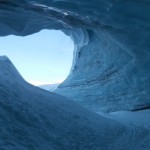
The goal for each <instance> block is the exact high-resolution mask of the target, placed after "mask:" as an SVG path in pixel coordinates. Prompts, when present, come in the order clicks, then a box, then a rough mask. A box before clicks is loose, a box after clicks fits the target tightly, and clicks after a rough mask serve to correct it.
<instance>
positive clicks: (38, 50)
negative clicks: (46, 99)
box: [0, 30, 74, 86]
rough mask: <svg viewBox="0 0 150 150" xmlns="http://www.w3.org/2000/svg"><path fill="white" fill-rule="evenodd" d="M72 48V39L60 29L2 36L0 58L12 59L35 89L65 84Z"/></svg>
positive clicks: (70, 64)
mask: <svg viewBox="0 0 150 150" xmlns="http://www.w3.org/2000/svg"><path fill="white" fill-rule="evenodd" d="M73 49H74V45H73V42H72V40H71V39H70V37H69V36H67V35H65V34H64V33H63V32H62V31H60V30H42V31H40V32H38V33H35V34H32V35H28V36H24V37H20V36H14V35H9V36H5V37H0V55H6V56H7V57H9V59H10V60H11V61H12V62H13V64H14V65H15V67H16V68H17V69H18V71H19V72H20V74H21V75H22V76H23V78H24V79H25V80H26V81H27V82H29V83H31V84H33V85H36V86H37V85H43V84H56V83H61V82H63V81H64V80H65V79H66V78H67V76H68V75H69V72H70V69H71V66H72V60H73Z"/></svg>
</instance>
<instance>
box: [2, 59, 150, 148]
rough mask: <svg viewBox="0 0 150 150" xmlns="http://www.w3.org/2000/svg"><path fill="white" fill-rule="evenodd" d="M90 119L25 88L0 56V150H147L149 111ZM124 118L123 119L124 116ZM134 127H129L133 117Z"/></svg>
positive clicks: (51, 96)
mask: <svg viewBox="0 0 150 150" xmlns="http://www.w3.org/2000/svg"><path fill="white" fill-rule="evenodd" d="M122 115H123V114H122V113H116V114H102V113H101V114H99V115H98V114H96V113H93V112H91V111H89V110H86V109H85V108H83V107H81V106H80V105H78V104H76V103H74V102H73V101H71V100H68V99H67V98H65V97H63V96H60V95H56V94H53V93H49V92H47V91H45V90H42V89H40V88H37V87H34V86H32V85H30V84H28V83H26V82H25V81H24V80H23V79H22V77H21V76H20V75H19V74H18V72H17V70H16V69H15V67H14V66H13V65H12V63H11V62H10V60H9V59H8V58H7V57H0V149H1V150H117V149H118V150H119V149H122V150H127V149H128V150H148V149H149V148H150V143H149V139H150V130H149V126H148V125H149V121H148V120H147V121H146V118H148V116H149V112H147V113H145V114H143V112H141V113H140V112H138V113H136V112H134V114H133V115H132V113H131V112H128V114H127V115H129V116H130V118H129V121H127V122H125V123H122V117H121V119H120V117H119V116H122ZM123 116H125V117H124V118H125V119H127V117H126V113H124V115H123ZM135 116H136V118H138V116H139V118H144V117H145V120H144V121H145V124H141V123H140V122H141V121H140V120H141V119H136V124H130V121H131V120H132V118H133V117H135Z"/></svg>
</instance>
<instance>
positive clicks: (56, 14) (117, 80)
mask: <svg viewBox="0 0 150 150" xmlns="http://www.w3.org/2000/svg"><path fill="white" fill-rule="evenodd" d="M0 14H1V15H0V35H1V36H5V35H9V34H16V35H20V36H24V35H28V34H32V33H34V32H37V31H39V30H41V29H45V28H46V29H58V30H62V31H64V32H65V33H66V34H67V35H69V36H71V37H72V39H73V40H74V43H75V51H74V60H73V66H72V69H71V73H70V75H69V77H68V78H67V79H66V81H65V82H64V83H63V84H62V85H61V86H60V87H59V89H58V90H57V91H56V92H57V93H61V94H63V95H65V96H68V97H70V98H72V99H74V100H75V101H77V102H79V103H82V104H83V105H84V106H86V107H88V108H90V109H93V110H94V111H117V110H128V109H134V108H135V107H136V106H137V105H149V104H150V101H149V92H150V70H149V66H150V1H149V0H142V1H141V0H92V1H87V0H80V1H79V0H35V1H30V0H16V1H15V2H14V1H13V0H1V1H0Z"/></svg>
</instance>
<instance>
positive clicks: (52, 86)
mask: <svg viewBox="0 0 150 150" xmlns="http://www.w3.org/2000/svg"><path fill="white" fill-rule="evenodd" d="M59 85H60V83H57V84H44V85H39V86H38V87H39V88H41V89H44V90H47V91H51V92H53V91H54V90H56V89H57V87H58V86H59Z"/></svg>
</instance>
